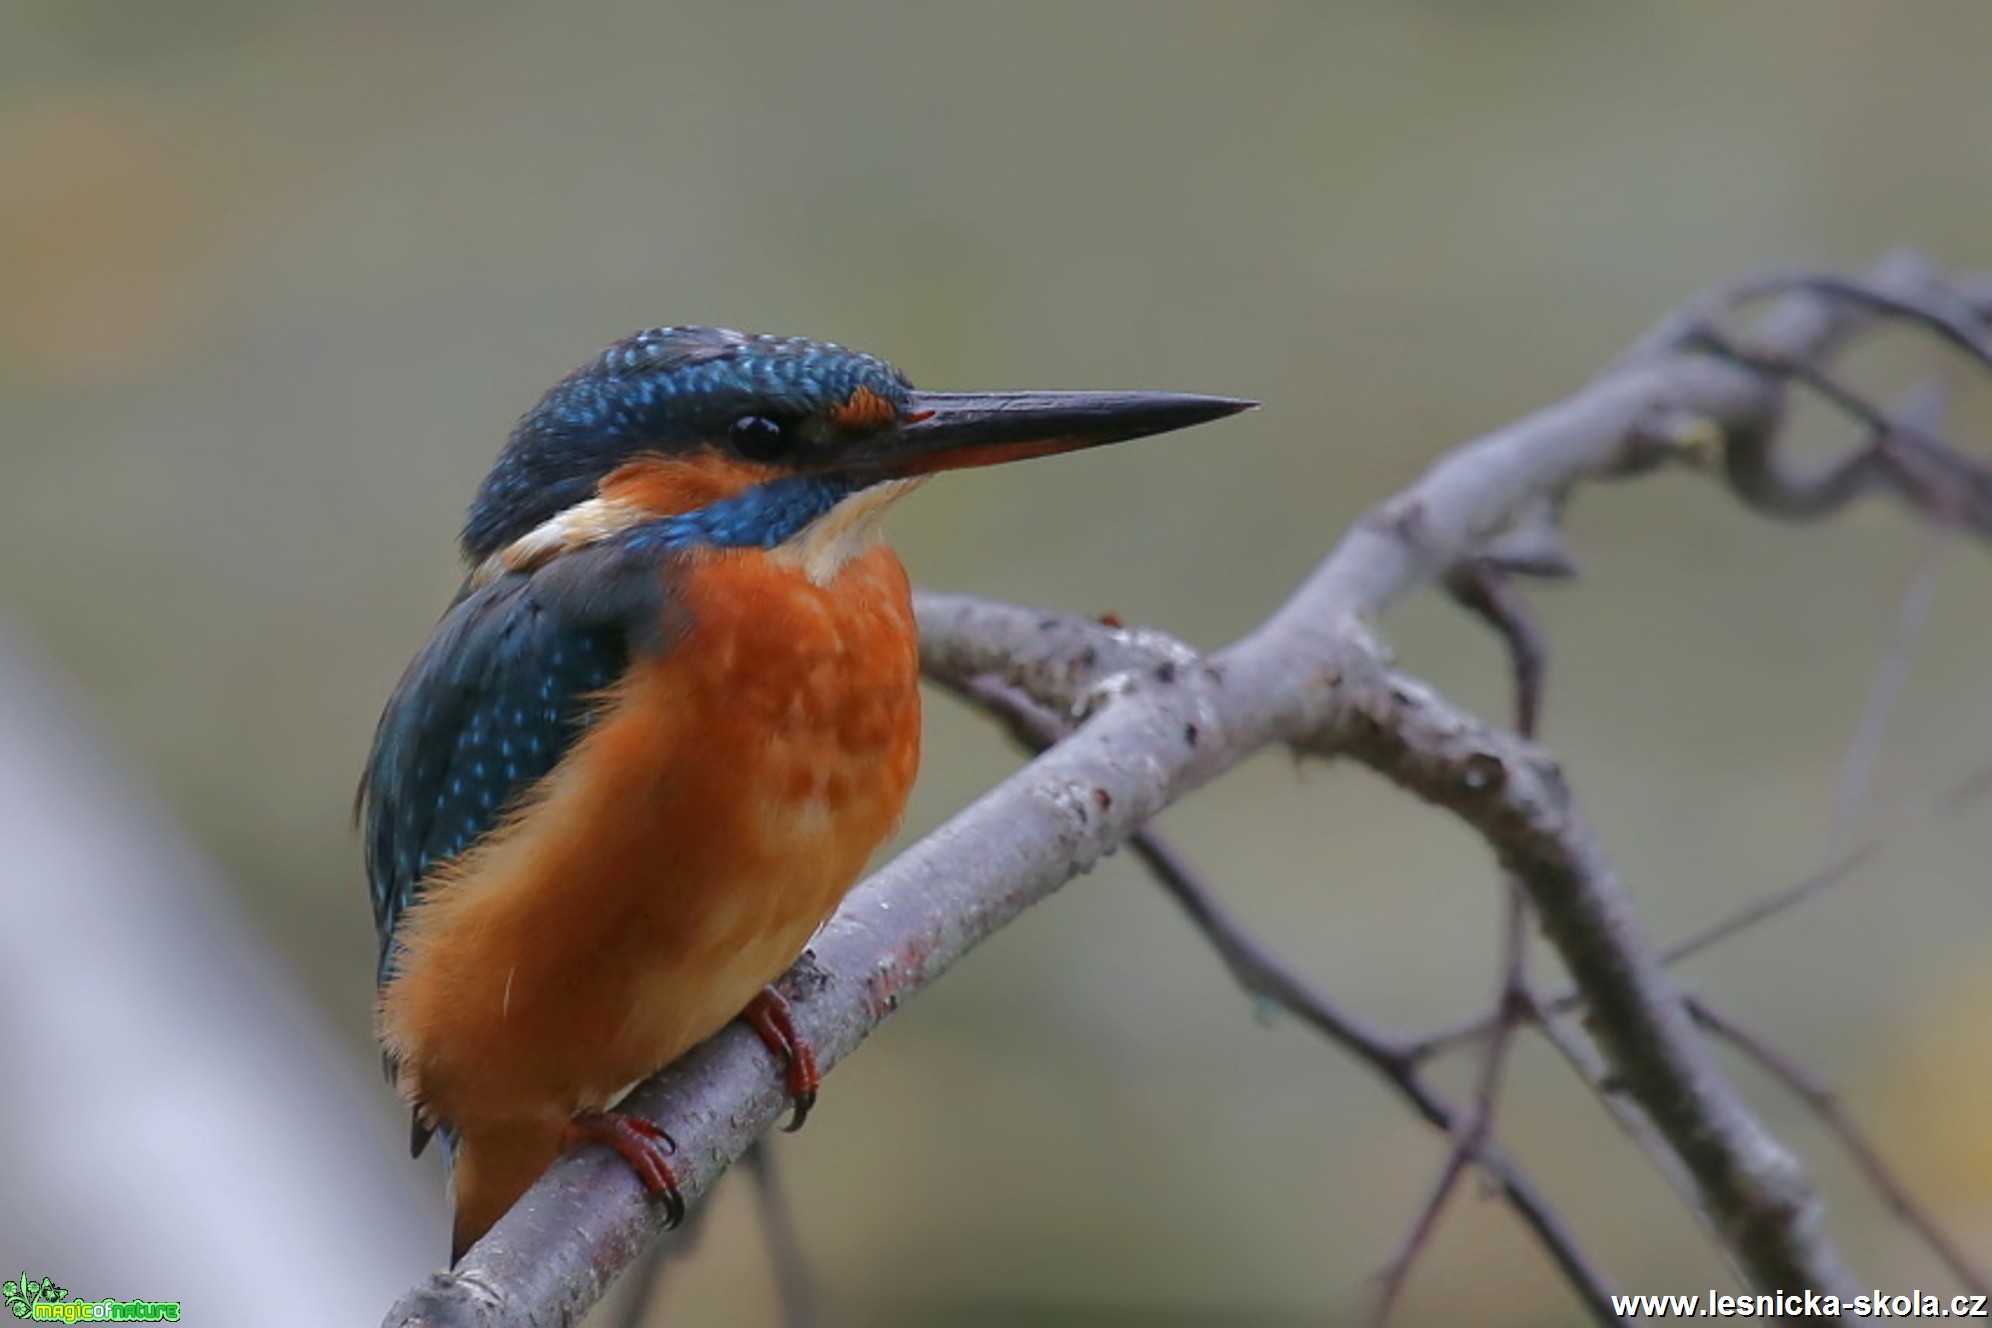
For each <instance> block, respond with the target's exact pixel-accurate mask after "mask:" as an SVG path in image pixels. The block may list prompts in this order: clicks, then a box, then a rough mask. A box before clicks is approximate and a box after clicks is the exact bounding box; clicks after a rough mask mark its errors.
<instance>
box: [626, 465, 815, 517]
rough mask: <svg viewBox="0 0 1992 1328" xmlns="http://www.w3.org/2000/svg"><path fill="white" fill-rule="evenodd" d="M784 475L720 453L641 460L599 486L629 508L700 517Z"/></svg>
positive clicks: (653, 512)
mask: <svg viewBox="0 0 1992 1328" xmlns="http://www.w3.org/2000/svg"><path fill="white" fill-rule="evenodd" d="M780 474H781V472H780V471H778V470H775V469H773V468H772V467H769V466H756V465H752V464H750V463H748V462H745V461H739V460H736V459H734V458H732V457H727V456H722V455H720V454H719V453H718V452H716V451H703V452H694V453H692V454H691V455H689V456H668V457H667V456H656V455H652V456H640V457H638V458H636V459H635V460H634V461H630V462H627V463H625V464H624V465H622V466H621V467H619V468H617V469H616V470H615V471H613V472H611V473H610V474H609V475H608V476H607V477H606V478H604V479H603V480H602V482H601V484H600V485H599V486H598V489H599V492H600V493H601V495H602V497H604V498H606V499H609V500H610V501H612V502H617V503H626V504H628V505H630V506H632V507H636V508H640V509H641V510H643V511H644V512H647V513H649V514H651V515H652V516H678V515H680V514H682V513H685V512H696V511H698V510H699V509H700V508H701V507H709V506H711V505H712V504H713V503H716V502H719V501H720V500H721V499H724V498H731V497H733V496H735V495H736V494H740V493H744V492H746V491H747V490H748V489H751V488H753V487H754V486H755V485H757V484H765V483H767V482H768V481H769V480H772V479H775V478H777V477H779V476H780Z"/></svg>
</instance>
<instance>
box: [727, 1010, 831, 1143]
mask: <svg viewBox="0 0 1992 1328" xmlns="http://www.w3.org/2000/svg"><path fill="white" fill-rule="evenodd" d="M740 1017H741V1018H742V1019H743V1020H745V1021H746V1023H747V1027H749V1028H751V1029H753V1030H754V1033H755V1035H756V1036H757V1037H759V1038H760V1039H761V1044H762V1045H763V1046H765V1047H766V1048H767V1049H768V1050H769V1051H770V1052H772V1053H773V1054H774V1057H775V1059H776V1060H778V1061H780V1062H781V1063H782V1070H783V1077H784V1079H785V1081H786V1083H787V1086H788V1094H789V1098H790V1099H791V1100H792V1101H793V1102H794V1103H795V1114H794V1115H792V1116H790V1117H789V1122H788V1124H787V1125H784V1126H783V1127H782V1128H783V1129H784V1130H785V1131H787V1132H788V1133H790V1134H793V1133H794V1132H795V1131H797V1130H799V1129H801V1128H802V1123H803V1122H804V1121H805V1120H807V1119H809V1109H810V1108H811V1107H813V1106H815V1105H816V1090H817V1089H818V1088H821V1087H822V1086H823V1073H822V1071H820V1070H818V1069H817V1068H816V1053H815V1051H813V1050H811V1048H810V1045H809V1044H808V1043H807V1042H805V1041H803V1038H802V1034H801V1033H799V1032H797V1031H796V1027H795V1013H794V1011H793V1010H791V1009H790V1008H789V1003H788V1000H787V998H786V997H784V996H783V995H782V994H781V993H780V992H778V991H776V990H775V989H774V988H773V987H763V988H762V989H761V993H760V995H758V996H756V997H755V998H754V999H753V1000H751V1001H749V1002H747V1008H746V1009H744V1010H742V1011H741V1012H740Z"/></svg>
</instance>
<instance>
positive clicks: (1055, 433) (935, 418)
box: [867, 392, 1259, 475]
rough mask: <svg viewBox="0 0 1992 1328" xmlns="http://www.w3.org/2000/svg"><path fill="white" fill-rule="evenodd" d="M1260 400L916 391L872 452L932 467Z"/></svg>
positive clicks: (918, 467) (1017, 453)
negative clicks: (891, 430)
mask: <svg viewBox="0 0 1992 1328" xmlns="http://www.w3.org/2000/svg"><path fill="white" fill-rule="evenodd" d="M1258 404H1259V403H1258V402H1256V401H1243V400H1240V399H1238V398H1236V397H1204V396H1191V395H1189V394H1187V393H1182V392H915V393H913V395H912V397H911V399H910V400H908V402H907V404H906V409H905V411H904V413H903V414H902V415H901V416H900V419H901V421H902V423H901V424H900V426H899V430H898V434H897V436H896V437H893V438H891V439H888V440H883V441H881V442H880V443H879V445H878V446H877V449H876V450H875V451H873V452H872V454H871V456H870V457H869V458H867V459H868V460H870V461H872V462H874V463H876V464H878V465H880V466H882V467H884V468H885V469H886V470H887V471H889V472H890V473H892V474H894V475H931V474H933V473H934V472H935V471H941V470H965V469H968V468H969V467H972V466H994V465H998V464H1000V463H1002V462H1005V461H1022V460H1024V459H1025V458H1027V457H1040V456H1052V455H1055V454H1057V453H1059V452H1076V451H1078V450H1079V449H1080V448H1084V447H1099V446H1101V445H1102V444H1104V443H1119V442H1124V441H1126V440H1127V439H1130V438H1145V437H1147V436H1148V435H1149V434H1154V433H1168V432H1169V431H1170V430H1172V429H1187V428H1189V427H1190V426H1191V425H1192V424H1202V423H1204V422H1205V421H1207V420H1215V419H1222V418H1223V417H1224V416H1226V415H1236V414H1237V413H1238V412H1239V411H1241V410H1250V409H1252V408H1253V407H1254V406H1256V405H1258Z"/></svg>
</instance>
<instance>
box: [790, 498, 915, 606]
mask: <svg viewBox="0 0 1992 1328" xmlns="http://www.w3.org/2000/svg"><path fill="white" fill-rule="evenodd" d="M927 478H928V477H927V476H925V475H918V476H914V477H913V478H911V479H903V480H887V481H886V482H885V483H883V484H874V485H872V486H871V487H870V488H866V489H860V490H858V491H857V492H856V493H854V494H852V495H851V496H850V497H848V498H846V499H844V500H843V501H842V502H840V503H838V504H837V505H836V506H835V507H833V508H831V509H830V510H829V511H827V512H825V513H824V514H823V515H822V516H819V517H817V518H816V520H814V521H812V522H810V523H809V524H808V525H806V526H804V527H803V528H802V529H801V530H799V531H797V532H796V533H795V534H794V535H792V536H790V537H789V538H788V539H787V540H785V541H783V542H782V543H780V544H778V545H776V546H775V547H774V548H772V549H770V550H768V557H769V558H771V559H773V560H774V561H775V562H777V563H779V564H781V565H782V566H784V567H793V568H795V569H796V570H797V571H799V572H801V573H802V574H803V575H804V576H806V577H808V578H809V579H810V580H811V581H812V582H814V583H815V584H817V585H819V586H827V585H829V584H830V582H831V581H833V580H835V579H836V576H837V573H839V572H841V571H843V570H844V565H845V564H846V563H848V562H850V561H851V559H853V558H856V557H858V556H859V555H861V554H866V553H870V552H871V551H872V550H873V549H875V548H877V547H878V546H879V543H880V542H881V541H882V540H883V539H884V537H885V528H884V527H885V509H886V508H888V507H890V506H892V504H893V501H894V500H895V499H898V498H901V497H904V496H905V495H906V494H908V493H911V492H912V491H913V490H915V489H917V488H919V487H920V486H921V485H922V484H925V483H926V482H927Z"/></svg>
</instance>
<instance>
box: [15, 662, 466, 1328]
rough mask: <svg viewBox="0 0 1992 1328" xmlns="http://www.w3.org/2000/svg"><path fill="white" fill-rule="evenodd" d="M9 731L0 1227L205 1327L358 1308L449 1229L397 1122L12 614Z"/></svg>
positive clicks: (22, 1253) (343, 1319)
mask: <svg viewBox="0 0 1992 1328" xmlns="http://www.w3.org/2000/svg"><path fill="white" fill-rule="evenodd" d="M0 731H3V732H5V733H6V735H7V737H6V741H5V742H0V843H4V844H5V846H6V865H5V869H4V871H5V879H6V893H5V898H6V903H7V912H6V925H5V926H4V927H0V1061H4V1063H5V1064H6V1065H7V1066H9V1067H10V1068H11V1069H12V1070H13V1071H14V1072H15V1073H14V1074H13V1076H12V1077H13V1079H14V1083H15V1086H16V1087H17V1088H18V1089H19V1090H20V1091H18V1092H15V1093H11V1094H8V1095H5V1096H0V1126H4V1128H0V1176H4V1177H5V1188H6V1191H7V1194H8V1198H9V1200H10V1202H8V1203H6V1204H4V1205H0V1248H4V1249H5V1250H6V1251H7V1256H6V1257H7V1259H8V1260H9V1262H10V1263H12V1264H14V1265H15V1266H16V1268H17V1269H20V1268H26V1269H32V1270H34V1273H35V1274H36V1275H37V1276H39V1275H42V1274H51V1275H54V1276H56V1277H57V1278H58V1279H59V1280H60V1281H62V1282H64V1283H65V1284H66V1285H68V1286H69V1287H70V1288H71V1289H72V1290H73V1292H74V1293H75V1294H76V1295H77V1296H79V1297H101V1296H111V1295H114V1294H115V1295H118V1296H132V1295H143V1296H145V1297H147V1298H149V1299H158V1300H167V1299H174V1300H180V1301H182V1302H183V1308H184V1311H185V1314H186V1317H187V1318H188V1319H189V1320H192V1321H194V1322H220V1321H225V1320H227V1319H228V1318H229V1317H230V1310H231V1309H232V1310H234V1311H235V1315H234V1317H238V1318H240V1317H245V1315H244V1314H243V1311H244V1310H245V1309H246V1310H248V1311H250V1312H249V1313H247V1315H246V1317H248V1318H250V1319H258V1320H265V1321H274V1322H283V1323H293V1324H307V1325H324V1326H325V1328H341V1326H343V1325H349V1324H352V1323H356V1322H363V1321H364V1318H365V1316H368V1315H370V1314H372V1313H373V1312H375V1311H376V1310H377V1308H378V1305H379V1297H380V1296H382V1295H385V1294H388V1292H389V1291H390V1289H391V1288H392V1287H394V1286H395V1285H398V1284H400V1283H401V1282H403V1281H405V1280H406V1279H407V1278H408V1277H410V1276H413V1275H414V1274H415V1273H416V1272H417V1271H418V1270H419V1269H420V1267H421V1264H422V1258H421V1253H420V1252H421V1251H422V1250H424V1249H425V1248H428V1247H429V1246H430V1245H431V1244H433V1235H432V1232H431V1231H429V1230H425V1229H424V1219H423V1215H424V1214H425V1213H428V1212H431V1211H433V1209H434V1204H433V1201H431V1200H429V1199H427V1198H426V1196H421V1195H419V1194H417V1193H416V1192H415V1191H416V1190H417V1189H419V1188H420V1187H419V1185H418V1182H417V1181H416V1180H415V1178H414V1177H413V1176H411V1175H409V1174H407V1173H406V1172H405V1169H403V1168H401V1167H398V1166H395V1165H393V1152H392V1150H391V1146H390V1141H391V1140H392V1139H393V1137H394V1134H393V1126H392V1118H391V1117H389V1116H388V1115H387V1114H386V1113H384V1112H382V1111H381V1110H380V1109H379V1107H378V1105H376V1104H375V1103H373V1102H370V1101H369V1098H368V1095H367V1093H366V1091H365V1089H364V1088H363V1087H362V1086H361V1085H360V1084H359V1083H358V1082H357V1081H356V1078H355V1076H354V1074H353V1072H352V1067H351V1062H350V1059H349V1056H348V1055H347V1054H346V1053H344V1052H342V1050H341V1049H340V1047H339V1046H338V1045H337V1044H336V1043H335V1042H334V1040H333V1039H332V1038H331V1036H330V1035H329V1033H328V1032H327V1030H326V1029H325V1028H324V1027H322V1026H321V1025H320V1023H319V1022H318V1021H317V1019H316V1018H315V1017H314V1016H313V1014H312V1013H311V1011H310V1009H309V1007H308V1006H307V1004H306V1003H305V1002H304V1000H303V999H302V998H301V997H300V996H299V995H298V994H297V993H296V992H295V991H293V990H292V989H291V988H289V987H288V986H287V985H286V983H285V981H284V979H283V977H282V974H281V972H280V971H279V970H278V969H277V967H276V966H275V965H274V964H272V963H270V962H269V961H268V960H267V959H266V958H265V956H264V955H263V953H262V947H261V946H260V944H259V943H258V942H257V940H256V939H255V938H254V937H253V936H252V935H251V934H250V933H249V931H248V929H247V928H245V927H244V926H243V925H242V923H241V921H240V920H239V919H238V918H236V917H235V916H234V914H233V913H232V911H231V909H230V906H229V903H228V900H227V896H226V894H225V892H224V891H223V890H222V889H221V887H220V884H219V882H217V881H216V880H215V879H214V875H213V872H212V870H211V869H210V868H209V867H208V866H207V864H205V863H204V862H202V861H201V859H200V857H199V856H198V854H197V853H196V852H195V851H194V849H193V848H192V846H191V845H189V844H188V843H187V842H186V840H185V839H184V838H183V837H182V836H181V835H180V833H179V832H178V831H177V830H176V829H175V828H174V827H173V825H172V824H171V822H170V821H169V820H168V819H167V818H166V817H165V816H164V815H163V814H162V813H161V812H160V811H158V809H156V808H154V807H152V806H150V805H149V804H147V803H146V802H145V800H144V799H143V798H142V797H141V796H140V795H139V794H138V793H137V792H136V791H135V790H134V789H133V788H132V787H131V786H130V785H129V783H128V782H127V781H126V780H125V779H123V778H122V777H121V776H120V774H119V773H118V772H117V770H116V769H115V768H114V767H113V765H112V763H111V761H110V760H109V758H107V757H106V756H105V755H104V754H103V753H102V752H101V751H100V750H99V749H98V748H97V745H96V744H95V743H94V742H93V741H92V740H91V739H90V737H89V736H88V735H87V733H86V732H85V729H84V726H83V725H82V724H81V723H80V722H79V721H78V720H77V719H76V717H75V715H74V712H73V711H72V710H71V709H70V707H69V705H68V703H67V700H66V698H64V697H62V696H61V695H60V694H59V693H58V692H57V690H56V688H55V687H54V685H53V683H52V682H50V680H49V679H48V678H46V677H45V676H44V675H43V674H42V673H41V671H40V670H39V669H37V668H36V667H35V666H34V665H33V664H32V663H31V661H30V660H29V659H28V657H27V655H26V653H25V652H24V651H23V650H21V649H20V648H19V647H18V646H17V645H16V643H15V642H14V641H13V640H11V639H10V638H9V637H7V636H6V635H5V634H4V633H0ZM436 1220H437V1221H440V1218H437V1219H436ZM86 1270H87V1275H88V1277H89V1278H90V1279H92V1280H91V1281H88V1282H86V1281H85V1280H84V1279H85V1276H86ZM277 1270H281V1271H280V1273H279V1272H278V1271H277ZM98 1279H101V1280H98ZM258 1306H261V1307H264V1310H265V1311H266V1312H262V1313H258V1312H254V1311H255V1307H258Z"/></svg>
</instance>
